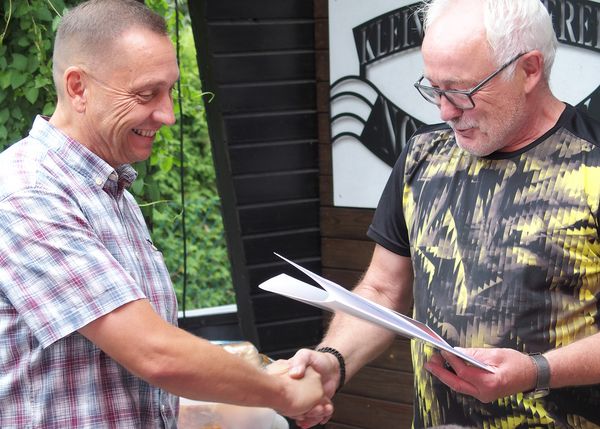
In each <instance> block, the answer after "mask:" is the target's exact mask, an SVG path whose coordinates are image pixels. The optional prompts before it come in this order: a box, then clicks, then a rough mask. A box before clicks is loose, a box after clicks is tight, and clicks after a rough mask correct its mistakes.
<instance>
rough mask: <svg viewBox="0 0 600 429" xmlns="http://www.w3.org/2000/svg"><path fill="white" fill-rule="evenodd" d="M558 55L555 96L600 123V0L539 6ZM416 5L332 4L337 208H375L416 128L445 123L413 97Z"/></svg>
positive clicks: (343, 0) (417, 62)
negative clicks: (551, 26) (552, 30)
mask: <svg viewBox="0 0 600 429" xmlns="http://www.w3.org/2000/svg"><path fill="white" fill-rule="evenodd" d="M542 2H543V3H544V5H545V6H546V7H547V8H548V10H549V11H550V13H551V15H552V18H553V22H554V27H555V30H556V34H557V37H558V40H559V42H560V43H559V48H558V51H557V54H556V60H555V63H554V68H553V71H552V77H551V80H550V84H551V87H552V89H553V91H554V93H555V95H556V96H557V97H558V98H559V99H561V100H563V101H566V102H568V103H570V104H572V105H575V106H579V107H583V108H587V109H588V110H589V113H590V114H591V115H592V116H594V117H596V118H598V119H600V74H599V73H598V71H599V70H600V0H597V1H586V0H542ZM420 5H421V2H415V1H414V0H369V1H364V0H329V52H330V54H329V56H330V80H331V88H330V97H331V98H330V109H331V140H332V151H333V153H332V160H333V161H332V162H333V194H334V198H333V201H334V205H336V206H344V207H362V208H375V207H376V206H377V202H378V201H379V197H380V195H381V192H382V191H383V187H384V186H385V183H386V181H387V178H388V176H389V174H390V172H391V169H392V166H393V164H394V161H395V160H396V158H397V157H398V154H399V153H400V151H401V149H402V147H403V145H404V144H405V143H406V142H407V140H408V139H409V138H410V136H411V135H412V134H413V133H414V131H416V129H417V128H418V127H420V126H421V125H424V124H434V123H438V122H440V118H439V113H438V110H437V108H436V107H435V106H433V105H432V104H430V103H427V102H426V101H425V100H423V99H422V98H421V96H420V95H419V94H418V92H417V91H416V90H415V89H414V87H413V83H414V82H415V81H416V80H417V79H418V78H419V77H420V76H421V73H422V70H423V60H422V58H421V53H420V45H421V37H422V24H421V17H420V16H419V15H418V14H417V13H416V11H417V9H418V8H419V7H420Z"/></svg>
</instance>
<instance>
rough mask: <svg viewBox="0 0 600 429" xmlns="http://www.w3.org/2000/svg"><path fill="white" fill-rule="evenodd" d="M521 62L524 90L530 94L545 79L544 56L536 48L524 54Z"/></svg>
mask: <svg viewBox="0 0 600 429" xmlns="http://www.w3.org/2000/svg"><path fill="white" fill-rule="evenodd" d="M520 62H521V68H522V70H523V73H524V82H523V85H524V90H525V93H526V94H529V93H530V92H532V91H533V90H534V88H536V87H537V85H538V84H539V83H540V81H542V80H544V57H543V55H542V53H541V52H540V51H537V50H534V51H531V52H528V53H526V54H525V55H523V57H522V58H521V61H520Z"/></svg>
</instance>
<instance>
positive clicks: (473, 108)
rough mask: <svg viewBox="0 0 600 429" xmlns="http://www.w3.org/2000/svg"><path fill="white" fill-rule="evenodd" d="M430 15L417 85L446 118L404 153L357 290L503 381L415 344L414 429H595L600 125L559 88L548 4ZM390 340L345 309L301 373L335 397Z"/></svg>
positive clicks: (487, 1)
mask: <svg viewBox="0 0 600 429" xmlns="http://www.w3.org/2000/svg"><path fill="white" fill-rule="evenodd" d="M424 13H425V35H424V39H423V44H422V55H423V59H424V66H425V68H424V71H423V76H421V77H420V78H419V79H418V80H417V82H416V83H415V87H416V89H417V90H418V91H419V92H420V94H421V95H422V96H423V97H424V98H425V100H427V101H428V102H431V103H434V104H435V105H437V106H438V107H439V109H440V116H441V119H442V120H443V121H444V122H445V123H444V124H441V125H434V126H428V127H425V128H423V129H421V130H419V131H418V132H417V133H416V134H415V135H414V136H413V137H412V139H411V141H410V142H409V144H408V145H407V147H406V149H405V150H404V152H403V153H402V154H401V155H400V157H399V159H398V162H397V163H396V165H395V167H394V170H393V172H392V174H391V177H390V179H389V181H388V183H387V185H386V187H385V190H384V192H383V195H382V197H381V200H380V202H379V205H378V208H377V211H376V213H375V216H374V218H373V222H372V224H371V226H370V228H369V231H368V235H369V237H371V238H372V239H373V240H374V241H375V242H376V243H377V244H376V247H375V251H374V254H373V259H372V261H371V264H370V266H369V268H368V270H367V272H366V274H365V276H364V278H363V279H362V280H361V282H360V284H359V285H358V286H357V287H356V289H355V292H356V293H358V294H360V295H362V296H365V297H367V298H369V299H372V300H374V301H376V302H378V303H380V304H382V305H385V306H387V307H390V308H393V309H395V310H397V311H401V312H408V311H409V310H410V307H411V304H413V301H414V310H413V315H414V317H415V318H417V319H418V320H420V321H421V322H424V323H426V324H427V325H429V326H430V327H431V328H433V329H434V330H435V331H437V332H438V333H439V334H440V335H442V336H443V337H444V338H445V339H446V340H447V341H448V342H449V343H450V344H451V345H453V346H457V347H461V348H464V351H465V353H468V354H470V355H472V356H474V357H475V358H477V359H478V360H480V361H482V362H485V363H487V364H488V365H490V366H491V367H492V368H493V369H494V372H493V373H490V372H487V371H484V370H482V369H479V368H476V367H474V366H471V365H468V364H467V363H465V362H464V361H462V360H461V359H460V358H458V357H456V356H454V355H451V354H448V353H446V352H443V353H441V354H439V353H438V352H436V351H435V350H433V349H432V348H431V347H430V346H428V345H427V344H424V343H423V342H420V341H413V342H412V356H413V366H414V371H415V383H414V390H415V401H414V420H413V426H414V427H415V428H423V427H434V426H439V425H444V424H457V425H463V426H468V427H485V428H533V427H535V428H540V427H547V428H568V427H573V428H592V427H594V428H597V427H600V407H598V404H600V386H599V383H600V353H599V352H600V333H599V331H600V315H599V314H598V309H599V298H600V234H599V231H600V213H599V212H600V185H599V183H600V147H599V144H598V136H600V124H598V123H596V122H595V121H593V120H591V119H590V118H588V117H587V116H586V115H585V114H584V113H582V112H579V111H577V110H576V109H575V108H574V107H572V106H570V105H567V104H565V103H563V102H561V101H559V100H558V99H557V98H556V97H555V96H554V95H553V94H552V92H551V91H550V88H549V84H548V78H549V75H550V70H551V67H552V62H553V59H554V53H555V50H556V44H557V43H556V37H555V35H554V32H553V28H552V23H551V19H550V17H549V15H548V13H547V11H546V10H545V9H544V8H543V5H542V2H540V1H539V0H433V1H431V2H428V4H427V5H426V6H425V9H424ZM356 332H361V335H360V336H356V334H355V333H356ZM393 337H394V335H393V334H392V333H390V332H387V331H385V330H383V329H381V328H378V327H375V326H374V325H371V324H368V323H365V322H362V321H359V320H357V319H355V318H352V317H350V316H346V315H343V314H338V315H336V316H335V318H334V319H333V321H332V323H331V325H330V328H329V330H328V333H327V335H326V336H325V338H324V339H323V341H322V343H321V345H320V348H324V347H326V349H324V351H325V353H319V352H314V351H309V350H301V351H299V352H298V354H297V355H296V356H295V357H294V358H293V359H292V369H291V371H292V373H294V374H295V375H296V376H301V375H302V372H303V370H304V368H305V367H306V366H308V365H310V366H312V367H313V368H316V369H317V370H318V371H319V372H321V374H322V375H323V377H324V380H325V383H326V384H325V386H326V388H327V389H328V391H329V394H331V395H332V394H333V392H334V390H335V389H336V388H338V386H339V385H341V384H342V383H343V379H344V376H345V377H346V378H349V377H351V376H352V375H354V374H355V373H356V372H357V371H358V370H359V369H360V368H361V367H362V366H363V365H365V364H366V363H367V362H369V361H370V360H371V359H373V358H374V357H376V356H377V355H378V354H379V353H381V352H382V351H383V350H385V349H386V348H387V347H388V346H389V344H390V342H391V341H392V339H393ZM326 419H327V416H320V415H319V414H318V412H317V411H314V412H312V413H308V414H307V415H305V416H304V417H303V418H302V419H299V422H300V423H301V424H302V425H303V427H308V426H310V425H311V424H314V423H316V422H318V421H324V420H326Z"/></svg>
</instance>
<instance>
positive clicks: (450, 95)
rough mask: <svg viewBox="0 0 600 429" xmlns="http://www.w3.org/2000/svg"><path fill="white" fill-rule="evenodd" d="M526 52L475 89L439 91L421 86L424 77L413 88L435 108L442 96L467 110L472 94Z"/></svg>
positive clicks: (511, 61)
mask: <svg viewBox="0 0 600 429" xmlns="http://www.w3.org/2000/svg"><path fill="white" fill-rule="evenodd" d="M525 54H526V52H523V53H522V54H519V55H517V56H516V57H514V58H513V59H512V60H510V61H509V62H507V63H506V64H504V65H503V66H501V67H500V68H499V69H498V70H496V71H495V72H494V73H492V74H491V75H489V76H488V77H486V78H485V79H483V80H482V81H481V82H480V83H478V84H477V85H476V86H475V87H473V88H472V89H469V90H459V89H439V88H435V87H432V86H427V85H422V84H421V82H422V81H423V79H425V76H421V78H420V79H419V80H418V81H416V82H415V88H417V91H419V94H421V96H423V98H424V99H425V100H427V101H429V102H430V103H433V104H435V105H436V106H438V107H439V106H440V104H441V103H442V95H443V96H444V97H446V100H448V101H449V102H450V103H452V105H453V106H454V107H456V108H457V109H460V110H469V109H472V108H474V107H475V102H474V101H473V94H475V93H476V92H477V91H479V90H480V89H481V88H483V86H484V85H485V84H486V83H488V82H489V81H490V80H492V79H493V78H495V77H496V76H497V75H499V74H500V73H501V72H502V71H503V70H504V69H505V68H507V67H508V66H509V65H511V64H512V63H514V62H515V61H517V60H518V59H519V58H521V57H522V56H523V55H525Z"/></svg>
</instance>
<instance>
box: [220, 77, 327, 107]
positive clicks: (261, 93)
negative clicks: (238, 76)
mask: <svg viewBox="0 0 600 429" xmlns="http://www.w3.org/2000/svg"><path fill="white" fill-rule="evenodd" d="M315 97H316V83H315V82H314V80H308V81H290V82H266V83H258V84H252V83H248V84H236V85H230V86H228V85H223V86H222V87H221V88H220V89H219V101H220V102H221V108H222V109H223V111H224V112H226V113H240V112H265V111H267V112H279V111H282V110H298V109H305V110H311V109H314V106H315Z"/></svg>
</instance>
